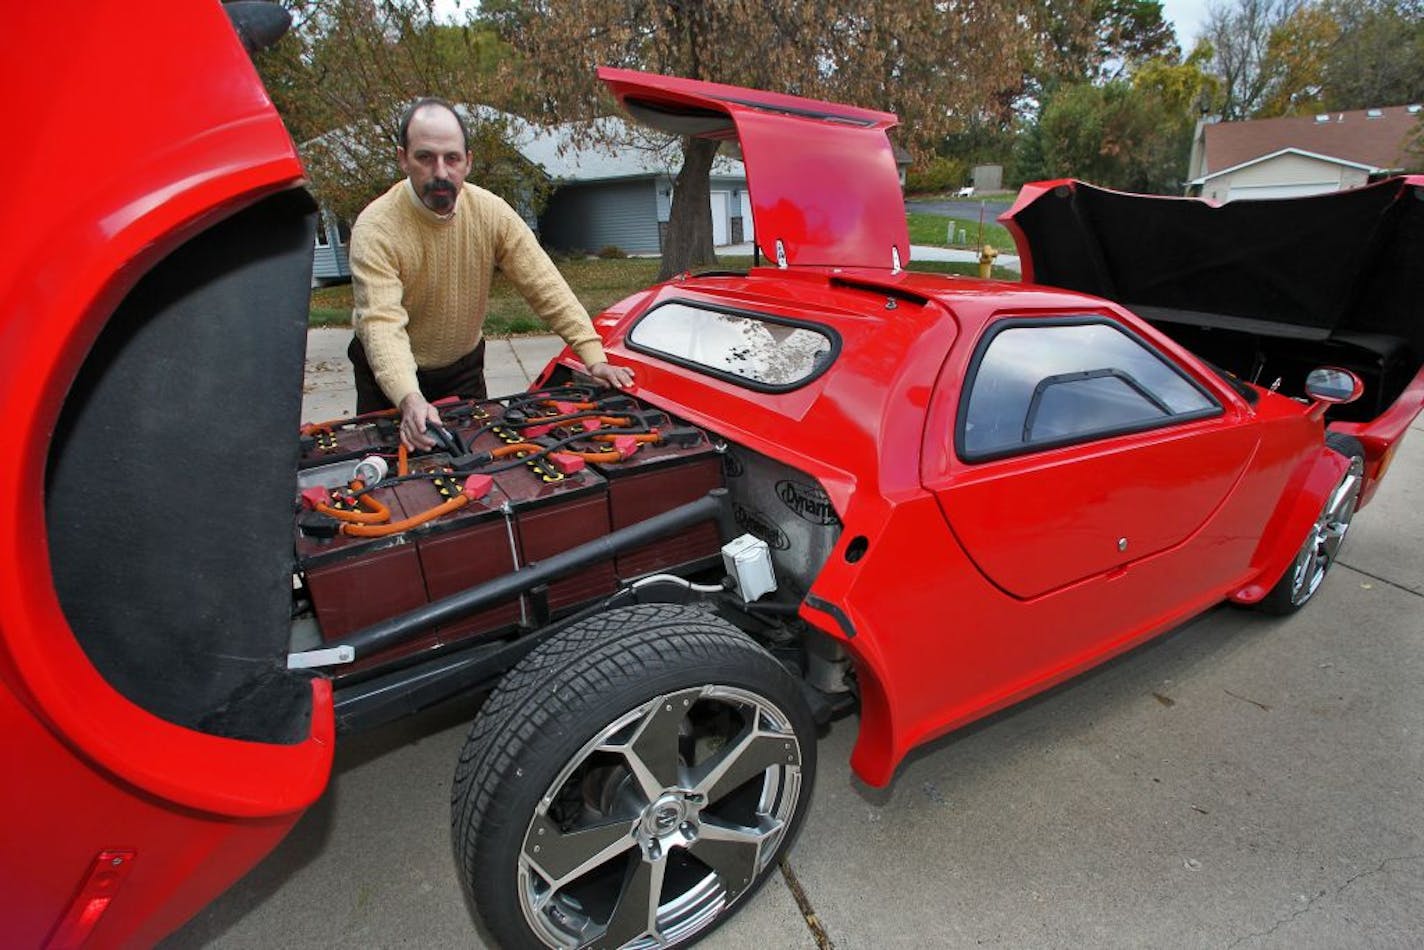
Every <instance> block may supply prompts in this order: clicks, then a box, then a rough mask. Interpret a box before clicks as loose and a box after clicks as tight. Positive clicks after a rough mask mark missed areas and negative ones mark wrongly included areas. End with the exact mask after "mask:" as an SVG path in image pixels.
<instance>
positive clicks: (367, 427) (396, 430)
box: [297, 415, 400, 469]
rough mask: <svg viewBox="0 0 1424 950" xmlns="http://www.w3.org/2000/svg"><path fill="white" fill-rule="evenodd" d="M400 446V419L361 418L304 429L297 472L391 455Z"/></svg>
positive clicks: (384, 417)
mask: <svg viewBox="0 0 1424 950" xmlns="http://www.w3.org/2000/svg"><path fill="white" fill-rule="evenodd" d="M399 445H400V417H399V416H396V415H376V416H364V417H358V418H355V419H352V420H350V421H349V422H341V423H334V424H333V423H321V424H318V425H311V426H304V427H303V429H302V433H301V437H300V440H299V446H300V454H299V456H298V459H297V468H298V469H307V468H311V467H313V466H317V465H326V464H329V463H331V462H340V461H343V460H345V459H355V458H361V457H362V456H366V455H378V454H394V453H395V451H396V449H397V448H398V447H399Z"/></svg>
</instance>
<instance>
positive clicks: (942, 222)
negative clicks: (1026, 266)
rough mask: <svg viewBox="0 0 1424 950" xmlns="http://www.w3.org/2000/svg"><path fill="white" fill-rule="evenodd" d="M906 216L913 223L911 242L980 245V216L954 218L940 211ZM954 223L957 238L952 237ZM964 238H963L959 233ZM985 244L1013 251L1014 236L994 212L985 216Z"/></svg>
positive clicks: (972, 246) (939, 245)
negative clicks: (998, 220) (939, 212)
mask: <svg viewBox="0 0 1424 950" xmlns="http://www.w3.org/2000/svg"><path fill="white" fill-rule="evenodd" d="M906 217H907V218H908V219H909V223H910V243H911V244H929V245H932V246H934V247H965V248H977V247H978V246H979V244H980V241H979V220H978V219H977V218H975V219H972V220H971V219H969V218H951V217H948V216H946V215H941V214H921V213H919V212H912V213H910V214H908V215H906ZM951 225H952V226H953V227H954V239H953V240H951V239H950V226H951ZM961 233H962V234H963V240H960V234H961ZM983 243H984V244H990V245H993V246H994V247H995V248H997V249H998V250H1000V251H1009V252H1012V251H1013V248H1014V239H1013V237H1011V236H1010V235H1009V232H1008V231H1007V230H1006V229H1005V228H1004V226H1003V225H1001V224H999V223H997V222H996V221H994V219H993V217H992V216H991V215H988V214H986V215H985V216H984V240H983Z"/></svg>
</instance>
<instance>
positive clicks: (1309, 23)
mask: <svg viewBox="0 0 1424 950" xmlns="http://www.w3.org/2000/svg"><path fill="white" fill-rule="evenodd" d="M1339 39H1340V24H1339V23H1338V22H1337V21H1336V19H1335V17H1334V16H1332V15H1331V13H1330V12H1329V11H1328V10H1327V9H1326V8H1325V7H1323V6H1319V5H1308V6H1303V7H1301V8H1300V9H1298V10H1296V11H1295V12H1294V13H1292V14H1291V15H1290V16H1288V17H1286V18H1285V20H1283V21H1282V22H1281V24H1280V25H1279V26H1277V27H1276V28H1275V29H1274V30H1272V31H1271V36H1270V39H1269V40H1268V41H1267V43H1266V59H1265V62H1264V63H1263V65H1262V72H1263V73H1265V74H1266V75H1267V76H1268V77H1269V79H1270V84H1269V86H1268V87H1267V90H1266V92H1265V94H1264V95H1263V97H1262V99H1261V102H1260V105H1259V106H1257V108H1256V111H1255V113H1254V114H1255V116H1256V117H1268V116H1277V115H1308V114H1313V113H1315V112H1318V111H1320V108H1321V103H1322V101H1323V99H1324V97H1325V93H1326V86H1325V64H1326V62H1327V61H1328V59H1329V57H1330V55H1331V51H1332V50H1333V49H1334V48H1335V47H1336V46H1337V45H1338V43H1339Z"/></svg>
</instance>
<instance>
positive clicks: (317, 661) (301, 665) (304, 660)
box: [287, 647, 356, 670]
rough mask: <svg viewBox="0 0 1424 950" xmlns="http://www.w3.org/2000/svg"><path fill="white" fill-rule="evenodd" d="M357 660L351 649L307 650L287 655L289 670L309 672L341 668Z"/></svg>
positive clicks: (354, 652)
mask: <svg viewBox="0 0 1424 950" xmlns="http://www.w3.org/2000/svg"><path fill="white" fill-rule="evenodd" d="M355 659H356V651H355V650H354V649H353V648H351V647H331V648H330V649H327V650H306V651H303V652H301V653H288V654H287V669H289V670H309V669H312V668H314V667H318V666H340V665H341V664H342V663H350V662H352V661H353V660H355Z"/></svg>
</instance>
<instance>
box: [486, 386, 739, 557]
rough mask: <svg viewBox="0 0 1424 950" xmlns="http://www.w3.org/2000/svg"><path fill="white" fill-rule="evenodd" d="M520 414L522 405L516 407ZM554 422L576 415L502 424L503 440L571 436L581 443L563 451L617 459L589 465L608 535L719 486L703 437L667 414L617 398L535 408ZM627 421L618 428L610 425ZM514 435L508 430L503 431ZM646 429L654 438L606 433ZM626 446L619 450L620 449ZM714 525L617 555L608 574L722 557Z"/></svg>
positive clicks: (717, 464)
mask: <svg viewBox="0 0 1424 950" xmlns="http://www.w3.org/2000/svg"><path fill="white" fill-rule="evenodd" d="M522 408H523V409H525V410H526V411H527V410H528V407H527V406H526V407H522ZM540 411H543V412H548V413H551V414H552V415H551V417H546V418H554V419H562V418H567V417H569V416H579V415H582V416H584V418H577V419H572V420H570V421H568V422H564V423H559V424H557V425H554V426H553V427H552V428H551V427H550V423H548V422H544V423H541V422H540V421H539V420H538V419H537V418H533V419H528V420H523V421H521V422H520V423H519V424H518V425H511V426H506V427H505V429H504V430H499V429H497V430H496V431H498V432H501V434H502V436H503V438H505V439H506V440H518V439H519V438H521V437H527V436H530V435H533V436H536V437H539V438H552V439H554V440H555V441H557V442H564V441H566V440H567V439H568V438H570V437H571V436H573V435H582V436H583V438H581V439H580V440H578V441H576V442H573V443H571V444H569V445H567V446H566V448H568V449H573V450H577V451H582V452H586V453H592V454H596V455H618V456H621V457H620V458H618V460H617V461H597V460H595V461H592V462H590V463H589V466H590V467H591V468H593V469H594V470H595V471H597V472H598V473H599V474H600V475H602V476H603V477H604V478H605V479H607V480H608V510H609V526H610V528H612V529H613V530H617V529H619V528H626V527H628V526H630V525H634V524H638V523H639V522H642V521H645V520H646V519H648V518H649V517H651V516H652V515H656V514H660V513H662V512H665V511H668V510H670V509H672V508H676V507H677V506H679V505H683V504H686V503H688V502H692V501H696V500H697V499H699V498H702V497H703V496H705V495H706V494H707V493H708V492H709V491H711V490H712V489H714V488H718V487H721V485H722V463H721V457H720V455H719V453H718V452H717V451H716V450H715V449H714V448H713V447H712V444H711V442H710V441H709V440H708V439H707V436H706V434H705V433H703V432H702V431H701V430H699V429H694V428H691V427H688V426H686V425H684V424H682V423H680V422H678V421H677V420H674V419H672V418H670V417H669V416H667V415H666V414H664V413H662V412H659V411H657V410H654V409H650V408H649V407H648V406H646V405H644V404H643V403H641V402H638V401H637V400H635V399H633V398H632V397H629V396H626V395H623V394H614V393H609V394H607V395H603V396H601V398H600V397H595V399H594V401H593V402H592V403H591V402H588V401H583V402H560V401H557V400H549V401H547V402H546V404H545V406H544V407H543V408H542V409H541V410H540ZM620 419H621V420H626V423H627V424H626V425H619V424H618V423H617V421H614V420H620ZM511 429H512V430H514V431H513V432H510V431H508V430H511ZM620 431H621V432H624V433H627V432H629V431H644V432H647V433H649V434H652V433H657V437H656V439H654V440H650V441H642V437H641V436H634V437H632V438H627V437H626V436H624V437H620V436H618V435H613V434H611V433H617V432H620ZM620 442H622V443H624V444H623V447H622V449H621V450H620V449H619V446H618V443H620ZM721 544H722V542H721V537H720V535H719V534H718V530H717V525H716V523H715V522H713V521H710V520H709V521H707V522H706V523H704V524H700V525H697V526H695V527H694V528H692V529H691V530H688V531H685V532H682V533H681V534H678V535H676V536H674V537H670V538H666V539H663V540H661V541H655V542H652V543H650V544H647V545H644V546H642V547H639V548H637V549H635V550H632V551H629V552H626V553H624V554H620V555H618V557H617V558H616V560H615V561H614V570H615V572H616V574H617V576H618V577H619V578H620V579H623V580H628V579H631V578H635V577H640V576H642V575H645V574H650V573H653V572H655V571H660V570H669V569H672V568H677V567H681V566H683V565H687V564H692V563H695V562H698V561H702V560H704V559H708V558H711V559H714V560H715V559H717V558H719V557H720V552H721Z"/></svg>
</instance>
